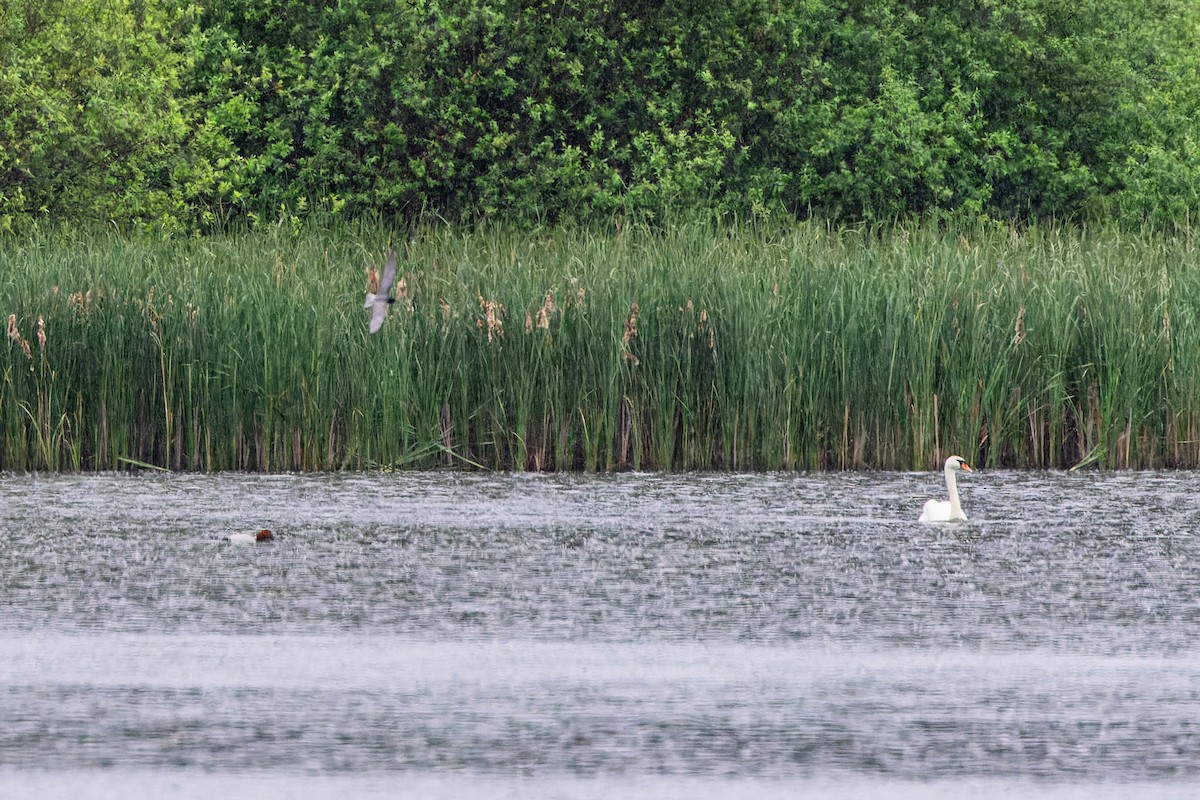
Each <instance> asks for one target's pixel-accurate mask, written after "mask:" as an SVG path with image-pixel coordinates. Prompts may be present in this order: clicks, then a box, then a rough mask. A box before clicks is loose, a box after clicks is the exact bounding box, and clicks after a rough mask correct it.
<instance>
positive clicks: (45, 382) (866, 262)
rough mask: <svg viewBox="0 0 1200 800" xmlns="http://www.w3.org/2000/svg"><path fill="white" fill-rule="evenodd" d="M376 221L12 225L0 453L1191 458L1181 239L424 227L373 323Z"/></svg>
mask: <svg viewBox="0 0 1200 800" xmlns="http://www.w3.org/2000/svg"><path fill="white" fill-rule="evenodd" d="M388 236H389V233H388V231H386V230H384V229H383V228H379V227H367V226H363V227H345V226H343V227H330V228H309V229H307V230H303V231H300V232H299V233H295V232H293V231H292V230H291V229H290V228H289V229H283V228H280V229H264V230H261V231H257V232H254V233H247V234H244V235H229V236H222V237H211V238H206V239H170V240H164V241H157V240H150V239H130V238H127V237H123V236H120V235H117V234H115V233H111V232H106V231H94V232H76V233H72V234H66V233H56V234H48V233H39V234H33V235H29V236H26V237H24V238H19V239H18V238H8V239H4V240H0V262H2V263H3V265H4V266H3V272H2V276H3V277H0V313H2V314H3V315H4V316H5V317H7V316H8V315H9V314H12V315H15V316H14V322H15V326H16V333H17V334H18V336H19V339H18V338H11V337H10V338H8V339H7V340H6V343H7V344H6V347H5V349H4V350H3V351H2V352H0V468H4V469H13V470H32V469H39V470H42V469H49V470H80V469H125V468H141V467H144V466H145V465H153V466H157V467H164V468H169V469H176V470H229V469H237V470H263V471H281V470H337V469H376V468H426V467H433V466H439V465H449V466H456V467H468V468H476V467H485V468H489V469H584V470H614V469H738V470H745V469H753V470H763V469H858V468H885V469H908V468H928V467H932V466H936V465H937V464H938V463H939V461H940V459H942V458H944V457H945V456H946V455H948V454H949V453H951V452H955V453H958V454H961V455H963V456H965V457H966V458H968V460H971V461H972V462H973V463H976V462H979V463H982V464H983V465H985V466H997V465H1005V466H1016V467H1035V468H1037V467H1066V466H1071V465H1073V464H1076V463H1078V462H1080V461H1081V460H1085V459H1086V460H1088V462H1089V463H1096V464H1099V465H1101V466H1106V467H1116V468H1126V467H1129V468H1136V467H1162V466H1165V467H1195V466H1198V465H1200V413H1198V412H1200V408H1198V402H1197V400H1198V398H1200V319H1198V317H1200V269H1198V267H1200V264H1198V263H1197V262H1198V258H1197V254H1196V252H1195V250H1194V249H1193V247H1192V244H1191V242H1190V240H1189V239H1187V238H1184V237H1175V238H1167V237H1163V236H1159V235H1155V234H1150V233H1147V234H1130V233H1127V232H1122V231H1119V230H1117V229H1115V228H1113V229H1103V230H1079V229H1070V228H1061V229H1060V228H1042V229H1034V230H1028V231H1022V232H1017V231H1013V230H1008V229H1004V228H1000V227H991V228H989V227H980V228H978V229H970V230H957V231H952V232H944V231H940V230H938V229H937V228H935V227H931V226H911V227H898V228H895V229H889V230H868V231H858V230H846V229H841V230H839V229H831V228H828V227H825V226H823V225H818V224H804V223H798V224H795V225H794V226H791V227H787V228H778V229H770V230H760V229H756V228H754V227H752V226H749V225H735V226H730V227H723V228H722V227H716V226H713V225H710V224H703V223H684V224H680V225H678V226H673V227H666V228H664V229H659V230H650V229H648V228H641V227H636V226H635V227H626V228H624V229H614V230H611V231H596V230H570V229H565V228H560V229H554V230H542V231H532V232H530V231H517V230H506V229H502V228H488V227H483V228H477V229H470V230H467V229H454V228H445V227H439V228H429V229H427V230H423V231H420V232H419V233H418V234H416V235H415V236H414V237H413V238H412V245H411V254H410V256H409V258H408V259H407V260H404V259H402V263H401V274H402V276H403V277H404V279H405V286H406V289H407V296H406V297H401V298H400V299H399V300H398V302H397V303H396V305H395V306H394V307H393V314H392V316H390V317H389V319H388V321H387V323H386V325H385V327H384V329H383V331H382V332H381V333H380V334H378V335H376V336H370V335H368V334H367V332H366V313H367V312H365V311H364V310H363V309H362V308H361V305H362V296H363V291H364V288H365V272H364V270H365V269H366V268H367V267H368V266H369V265H370V264H372V263H374V262H377V261H379V260H381V257H382V254H383V253H384V251H385V249H386V246H387V241H388ZM490 304H497V305H490ZM634 304H636V307H637V314H636V319H631V316H632V314H633V308H634ZM489 306H490V307H491V308H492V309H493V315H492V320H493V322H492V325H491V326H489V324H488V308H489ZM39 318H41V319H43V320H44V329H43V330H44V333H45V344H44V345H43V344H41V343H40V341H39V338H38V334H37V330H38V320H39ZM496 323H499V326H500V327H497V324H496ZM539 323H541V324H539ZM26 346H28V348H29V352H28V355H27V354H26V352H25V347H26Z"/></svg>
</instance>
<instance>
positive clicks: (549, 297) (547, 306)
mask: <svg viewBox="0 0 1200 800" xmlns="http://www.w3.org/2000/svg"><path fill="white" fill-rule="evenodd" d="M553 313H554V292H553V291H548V292H546V299H545V300H543V301H542V307H541V308H540V309H538V315H537V326H538V328H539V329H540V330H544V331H548V330H550V315H551V314H553Z"/></svg>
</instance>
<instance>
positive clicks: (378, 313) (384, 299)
mask: <svg viewBox="0 0 1200 800" xmlns="http://www.w3.org/2000/svg"><path fill="white" fill-rule="evenodd" d="M395 281H396V251H395V250H389V251H388V257H387V261H386V262H385V263H384V265H383V275H381V276H380V278H379V289H378V291H376V292H367V299H366V300H364V301H363V308H369V309H371V324H370V326H369V328H368V330H370V331H371V333H378V332H379V329H380V328H382V327H383V321H384V320H385V319H387V313H388V306H390V305H391V304H392V303H394V302H396V298H394V297H392V284H393V283H394V282H395Z"/></svg>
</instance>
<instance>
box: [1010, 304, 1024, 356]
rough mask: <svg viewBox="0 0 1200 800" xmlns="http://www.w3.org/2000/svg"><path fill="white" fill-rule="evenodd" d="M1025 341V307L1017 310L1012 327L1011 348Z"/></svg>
mask: <svg viewBox="0 0 1200 800" xmlns="http://www.w3.org/2000/svg"><path fill="white" fill-rule="evenodd" d="M1023 341H1025V306H1021V308H1020V309H1018V310H1017V323H1016V324H1015V325H1013V342H1012V343H1013V347H1016V346H1017V345H1019V344H1020V343H1021V342H1023Z"/></svg>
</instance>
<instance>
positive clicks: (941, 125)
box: [0, 0, 1200, 227]
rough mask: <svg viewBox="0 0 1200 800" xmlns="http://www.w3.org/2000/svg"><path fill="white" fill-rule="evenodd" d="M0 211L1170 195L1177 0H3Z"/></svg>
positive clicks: (1192, 58)
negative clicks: (1133, 0) (656, 0)
mask: <svg viewBox="0 0 1200 800" xmlns="http://www.w3.org/2000/svg"><path fill="white" fill-rule="evenodd" d="M0 15H2V19H0V224H3V225H5V226H8V227H11V226H13V225H14V224H19V223H21V222H23V221H27V220H29V219H34V218H37V217H40V216H62V217H66V218H81V217H99V218H102V219H105V220H113V221H116V222H120V223H129V222H142V223H144V222H151V223H158V222H166V223H168V224H176V225H184V226H193V225H204V224H206V223H209V222H213V221H216V220H222V219H229V218H239V217H249V218H251V219H253V218H257V217H260V216H262V215H269V216H272V217H274V216H275V215H277V214H278V213H279V212H280V209H281V208H282V209H286V210H287V212H288V213H290V214H294V215H298V216H303V214H305V213H307V212H310V211H313V210H316V209H320V210H322V211H324V212H327V213H335V214H347V215H355V214H362V213H370V214H382V215H387V216H401V217H408V218H416V217H420V216H423V215H426V214H431V213H432V214H438V215H441V216H443V217H447V218H451V219H478V218H480V217H492V216H503V217H506V218H515V219H527V220H532V219H539V220H541V219H550V220H553V219H557V218H560V217H564V216H567V217H571V218H585V219H586V218H589V217H597V216H598V217H601V218H610V217H612V216H613V215H623V214H637V215H647V214H648V215H655V214H661V213H663V212H664V211H667V210H669V209H676V208H711V209H716V210H719V211H724V212H734V213H739V214H756V215H762V214H779V213H788V214H793V215H797V216H807V215H810V214H817V215H821V216H824V217H828V218H831V219H849V220H854V219H867V220H871V219H894V218H899V217H904V216H909V215H929V214H950V215H970V216H978V215H986V216H994V217H999V218H1006V219H1017V220H1022V219H1032V218H1045V217H1055V218H1062V219H1091V218H1100V217H1117V218H1120V219H1123V220H1131V221H1135V222H1139V223H1140V222H1141V221H1143V220H1150V221H1152V222H1154V223H1155V224H1159V225H1166V226H1171V225H1179V224H1184V223H1186V222H1187V221H1188V220H1189V219H1190V216H1191V215H1192V214H1193V213H1194V212H1195V211H1196V210H1197V209H1198V208H1200V196H1198V194H1197V188H1196V187H1197V186H1198V185H1200V183H1198V181H1197V178H1200V152H1198V149H1197V147H1198V141H1200V128H1198V125H1200V117H1198V116H1197V113H1198V111H1200V81H1198V80H1197V78H1200V75H1198V74H1197V73H1198V72H1200V51H1198V48H1200V35H1198V34H1200V24H1198V19H1200V16H1198V12H1197V10H1196V7H1195V4H1194V3H1191V2H1188V0H1150V1H1149V2H1147V3H1141V4H1134V3H1127V2H1123V0H1072V1H1071V2H1068V1H1067V0H1004V1H1003V2H1001V0H967V1H966V2H960V1H959V0H907V2H905V1H902V0H832V1H831V2H818V1H817V0H794V1H792V2H786V3H784V2H779V0H724V1H722V2H718V1H717V0H698V1H694V2H681V1H680V0H665V1H664V2H661V3H641V2H632V0H602V1H601V2H591V0H586V1H585V0H559V1H558V2H549V1H548V0H541V1H538V0H527V1H526V2H518V0H423V1H422V0H338V1H337V2H311V0H203V2H200V3H199V4H195V3H185V2H184V0H61V2H56V3H49V2H45V0H9V2H7V3H5V4H3V5H2V6H0Z"/></svg>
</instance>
